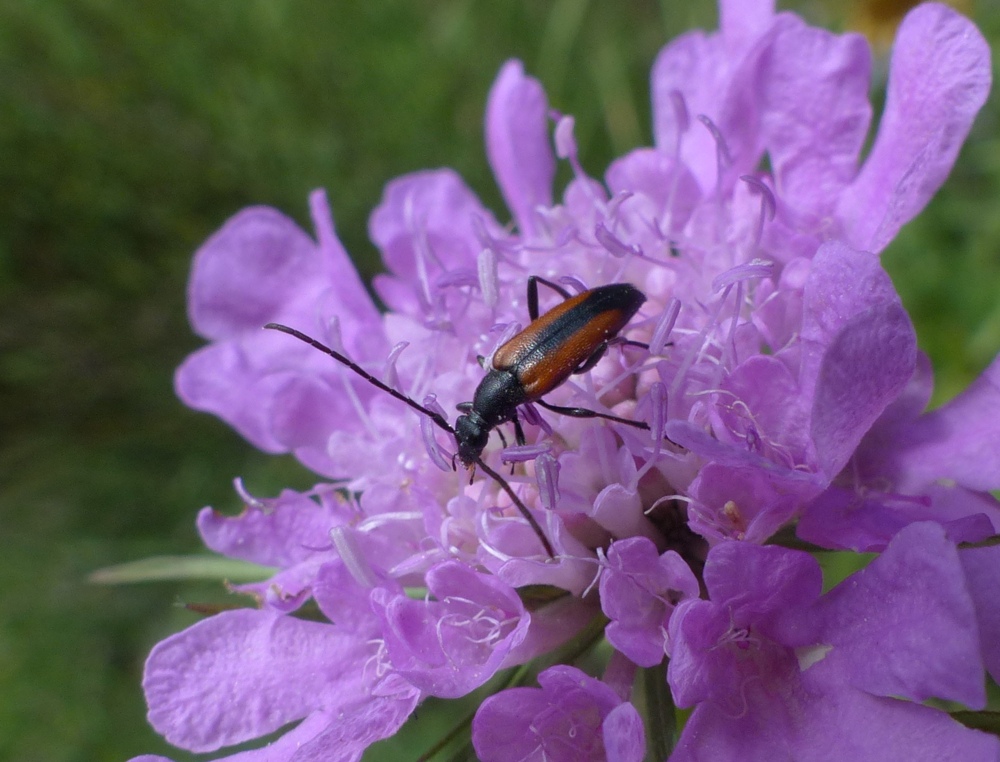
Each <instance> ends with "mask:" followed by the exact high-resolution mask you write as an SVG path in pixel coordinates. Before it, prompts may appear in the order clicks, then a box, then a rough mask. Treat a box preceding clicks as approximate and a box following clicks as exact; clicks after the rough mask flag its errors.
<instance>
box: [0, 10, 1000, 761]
mask: <svg viewBox="0 0 1000 762" xmlns="http://www.w3.org/2000/svg"><path fill="white" fill-rule="evenodd" d="M680 7H681V4H679V3H670V2H668V0H662V1H661V2H659V3H656V2H652V1H649V0H647V1H646V2H636V3H631V4H628V5H627V6H623V5H620V4H618V3H612V2H607V0H603V1H601V2H598V1H597V0H595V1H594V2H591V3H586V2H579V1H578V0H544V1H542V0H519V1H518V2H509V3H487V2H484V1H482V0H480V2H475V1H474V0H452V1H450V2H444V1H440V0H438V1H435V2H425V3H420V4H415V3H412V2H403V0H389V1H383V2H379V3H361V2H337V3H329V2H325V0H297V1H295V2H293V1H292V0H243V2H240V3H221V2H217V3H205V2H199V1H198V0H174V1H173V2H171V3H157V4H152V3H142V4H139V3H134V4H133V3H128V2H123V1H119V2H115V1H114V0H70V1H67V0H58V1H57V0H34V1H33V2H25V3H2V4H0V82H2V83H3V84H2V102H3V105H4V107H5V108H4V109H3V111H2V112H0V149H2V152H0V156H2V157H3V160H2V162H0V432H2V437H0V519H2V521H3V530H2V531H3V539H4V542H3V553H0V581H2V583H3V594H2V595H0V688H2V690H0V759H5V760H7V759H9V760H16V761H17V762H35V761H38V762H69V761H74V762H75V761H76V760H88V761H89V760H122V759H126V758H128V757H129V756H131V755H134V754H138V753H141V752H153V753H162V754H168V755H172V756H174V758H175V759H178V760H181V759H189V758H190V757H189V756H184V755H182V754H179V753H176V752H174V751H173V750H171V749H170V747H169V746H167V745H166V744H165V743H164V742H163V741H162V740H161V739H159V738H158V737H157V736H156V735H155V734H154V733H153V732H152V731H151V730H150V729H149V728H148V727H147V725H146V723H145V719H144V714H145V706H144V702H143V698H142V693H141V688H140V680H141V665H142V661H143V659H144V657H145V654H146V653H147V652H148V650H149V648H150V647H151V646H152V645H153V644H154V643H155V642H156V641H157V640H158V639H160V638H161V637H163V636H164V635H165V634H167V633H169V632H172V631H175V630H177V629H179V628H180V627H182V626H184V625H185V624H187V623H190V622H191V621H193V615H191V614H188V613H186V612H185V611H183V610H182V609H180V608H178V607H177V606H175V605H174V604H175V603H176V602H177V601H178V600H183V601H189V600H198V601H202V600H223V599H224V595H223V594H222V593H221V591H219V590H218V588H217V587H215V586H205V585H194V584H186V585H184V586H182V587H175V586H168V585H146V586H142V587H120V588H103V587H96V586H93V585H89V584H87V583H86V577H87V574H88V573H89V572H90V571H92V570H93V569H95V568H98V567H102V566H108V565H111V564H114V563H119V562H124V561H130V560H134V559H138V558H142V557H145V556H149V555H158V554H167V553H186V552H191V551H195V550H197V549H199V547H200V545H199V543H198V541H197V538H196V535H195V532H194V528H193V519H194V513H195V511H196V510H197V509H198V508H200V507H201V506H203V505H206V504H211V505H215V506H217V507H220V508H222V509H227V510H232V509H235V508H236V506H237V500H236V499H235V497H234V496H233V494H232V491H231V488H230V480H231V479H232V478H233V477H235V476H238V475H243V476H244V477H245V478H246V481H247V485H248V487H249V488H250V489H251V490H252V491H255V492H257V493H259V494H271V493H273V492H276V491H277V489H279V488H280V487H281V486H286V485H287V486H296V487H304V486H307V485H309V484H311V481H312V479H311V477H310V476H309V474H307V473H305V472H304V471H302V470H301V469H299V468H298V467H297V466H296V465H295V464H294V463H292V462H290V461H289V460H288V459H283V458H273V457H266V456H264V455H262V454H259V453H256V452H254V451H253V450H252V449H251V448H250V447H249V445H247V444H245V443H244V442H243V441H242V440H241V439H240V438H239V437H238V436H237V435H235V434H234V433H232V432H230V431H229V430H228V429H227V428H226V427H225V426H224V425H222V424H221V423H219V422H217V421H216V420H214V419H211V418H209V417H208V416H203V415H199V414H196V413H193V412H190V411H187V410H186V409H184V408H183V407H182V406H181V405H180V403H178V402H177V401H176V399H175V398H174V395H173V391H172V386H171V375H172V371H173V368H174V367H176V365H177V364H178V363H179V362H180V360H181V359H182V358H183V357H184V356H185V355H186V354H187V353H188V352H190V351H191V350H192V349H194V348H195V347H197V346H198V345H199V341H198V339H197V338H196V337H194V336H193V335H192V334H191V332H190V329H189V327H188V326H187V323H186V319H185V306H184V289H185V279H186V277H187V271H188V267H189V265H190V257H191V253H192V252H193V251H194V249H195V248H196V247H197V246H198V244H199V243H200V242H201V241H202V240H204V238H205V237H206V236H208V235H209V234H210V233H211V232H213V231H214V230H215V229H217V228H218V227H219V226H220V225H221V224H222V222H223V221H224V220H225V219H226V218H227V217H228V216H229V215H230V214H232V213H234V212H235V211H237V210H238V209H240V208H242V207H243V206H246V205H248V204H255V203H265V204H271V205H274V206H276V207H279V208H281V209H283V210H284V211H286V212H287V213H289V214H290V215H292V216H293V217H295V218H297V219H298V220H300V221H301V222H303V223H306V222H307V213H306V194H307V193H308V191H309V190H310V189H311V188H314V187H317V186H321V185H322V186H325V187H327V188H328V191H329V195H330V199H331V202H332V204H333V208H334V214H335V217H336V220H337V223H338V229H339V232H340V234H341V237H342V239H343V240H344V242H345V244H346V246H347V248H348V250H349V251H351V252H352V253H353V254H354V255H355V256H356V257H357V262H358V266H359V268H360V269H361V270H362V273H363V274H364V275H365V277H366V278H367V277H369V276H370V275H371V274H372V273H373V272H375V271H376V269H377V267H378V265H377V260H376V252H375V251H374V249H373V247H372V245H371V244H370V243H369V242H368V240H367V237H366V219H367V214H368V212H369V211H370V210H371V208H372V207H373V206H374V205H375V204H376V203H377V202H378V199H379V196H380V194H381V189H382V187H383V185H384V184H385V183H386V182H387V181H388V180H389V179H391V178H393V177H395V176H397V175H399V174H402V173H404V172H408V171H413V170H416V169H420V168H424V167H436V166H442V165H449V166H452V167H455V168H456V169H457V170H458V171H459V172H461V173H462V175H463V176H464V177H465V178H466V179H467V181H468V182H469V184H470V186H471V187H472V188H473V189H474V190H475V191H477V192H478V193H479V194H480V195H481V197H482V198H483V200H484V202H485V203H486V204H487V205H489V206H491V207H493V208H494V209H496V210H498V211H499V210H502V208H503V207H502V204H501V202H500V198H499V194H498V192H497V191H496V189H495V187H494V186H493V183H492V180H491V179H490V177H489V173H488V167H487V164H486V160H485V156H484V153H483V147H482V137H481V136H482V112H483V107H484V103H485V96H486V92H487V90H488V87H489V85H490V82H491V81H492V78H493V76H494V75H495V73H496V71H497V69H498V67H499V65H500V64H501V62H502V61H503V60H505V59H506V58H509V57H520V58H522V59H523V60H524V61H525V63H526V65H527V68H528V70H529V71H530V72H531V73H532V74H534V75H536V76H538V77H539V78H540V79H541V80H542V81H543V83H544V84H545V86H546V89H547V91H548V93H549V97H550V100H551V102H552V104H553V106H554V107H556V108H559V109H560V110H562V111H565V112H569V113H573V114H575V115H576V117H577V137H578V140H579V142H580V147H581V156H582V157H583V160H584V163H585V166H586V167H587V168H588V169H589V170H590V171H591V172H592V173H594V174H598V175H599V174H600V173H601V171H602V170H603V168H604V166H606V164H607V162H608V161H609V160H610V158H611V157H612V156H614V155H616V154H620V153H622V152H624V151H625V150H627V149H628V148H630V147H632V146H635V145H639V144H644V143H648V142H649V139H650V138H649V128H648V124H649V103H648V96H647V77H648V68H649V65H650V63H651V62H652V59H653V56H654V55H655V53H656V51H657V50H658V49H659V47H660V46H661V45H662V44H663V43H664V42H665V41H666V40H667V39H669V37H670V36H672V35H673V34H675V33H676V32H677V31H678V30H680V29H684V28H688V27H690V26H694V25H700V26H703V27H709V28H711V27H712V26H713V25H714V8H713V6H712V4H710V3H702V4H699V5H698V6H697V7H696V8H694V9H691V10H689V9H688V8H687V6H684V10H679V8H680ZM818 7H819V10H820V11H822V8H823V6H818ZM810 8H811V9H812V10H815V9H814V8H812V6H810ZM979 21H980V22H981V23H983V24H984V26H986V27H987V31H988V33H989V34H990V35H991V37H990V38H991V39H992V40H996V39H998V34H1000V29H998V20H997V17H996V16H995V15H992V16H986V15H985V13H984V15H983V17H981V18H979ZM998 136H1000V129H998V124H997V107H996V105H995V102H994V101H991V102H990V104H988V106H987V108H986V110H985V112H984V114H983V115H981V117H980V119H979V122H978V123H977V128H976V130H975V133H974V136H973V141H972V142H971V143H970V145H969V146H968V147H967V148H966V150H965V151H964V152H963V154H962V157H961V159H960V162H959V165H958V167H957V168H956V170H955V172H954V173H953V176H952V178H951V179H950V180H949V182H948V184H947V185H946V187H945V190H944V192H943V193H941V194H939V196H938V198H937V199H936V200H935V201H934V202H933V203H932V205H931V207H930V209H929V210H928V211H927V212H926V213H925V214H924V215H923V216H922V217H921V218H920V219H919V221H917V222H916V223H913V224H911V225H910V227H909V228H907V229H906V230H905V231H904V233H903V234H902V235H901V236H900V238H899V240H898V241H897V242H896V243H895V244H894V245H893V247H892V248H891V250H890V251H889V252H888V253H887V255H886V262H887V265H888V266H889V267H890V270H891V272H892V273H893V276H894V277H895V278H896V280H897V282H898V285H899V289H900V291H901V293H902V294H903V298H904V301H905V302H906V304H907V306H908V307H909V308H910V309H911V311H912V312H913V315H914V320H915V321H916V323H917V325H918V333H919V335H920V339H921V345H922V346H923V347H924V349H926V350H927V351H928V352H929V353H930V354H931V356H932V358H933V359H934V362H935V366H936V368H937V370H938V373H939V397H938V399H946V398H947V397H949V396H951V395H953V394H954V393H955V392H956V391H957V390H959V389H961V388H962V387H963V386H964V385H965V384H967V383H968V381H969V380H970V379H971V378H972V377H974V375H975V374H976V373H977V372H979V371H980V370H981V369H982V368H983V367H984V366H985V365H986V364H987V362H988V361H989V360H990V359H991V358H992V357H993V355H994V354H995V353H996V351H997V349H998V348H1000V299H998V295H1000V294H998V288H1000V287H998V284H1000V252H998V241H1000V215H997V214H996V213H995V207H996V202H997V199H998V198H1000V188H998V183H1000V159H998V157H1000V150H998V148H1000V146H998V144H997V141H998ZM499 214H500V216H503V212H502V211H500V212H499ZM307 229H308V227H307ZM411 748H412V747H411ZM397 753H398V752H397ZM389 758H391V757H389ZM397 758H398V757H397Z"/></svg>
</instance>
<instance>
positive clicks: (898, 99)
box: [839, 3, 991, 252]
mask: <svg viewBox="0 0 1000 762" xmlns="http://www.w3.org/2000/svg"><path fill="white" fill-rule="evenodd" d="M990 69H991V67H990V49H989V45H988V44H987V43H986V40H984V39H983V36H982V35H981V34H980V33H979V30H978V29H976V27H975V25H974V24H973V23H972V22H970V21H969V20H968V19H966V18H964V17H963V16H961V15H960V14H958V13H956V12H955V11H953V10H952V9H951V8H948V7H947V6H945V5H940V4H938V3H923V4H921V5H919V6H917V7H916V8H914V9H913V10H912V11H910V13H908V14H907V16H906V18H905V19H904V20H903V23H902V25H901V26H900V28H899V32H898V34H897V35H896V43H895V46H894V48H893V55H892V63H891V66H890V70H889V86H888V92H887V95H886V104H885V112H884V113H883V115H882V122H881V124H880V125H879V130H878V135H877V137H876V138H875V145H874V146H873V147H872V150H871V153H870V154H869V155H868V159H867V160H866V161H865V164H864V166H863V167H862V169H861V172H860V173H859V175H858V177H857V179H856V180H855V181H854V183H853V184H852V185H851V186H850V187H848V188H847V189H846V191H845V192H844V193H843V194H842V196H841V200H840V208H839V215H840V217H841V219H842V220H843V223H844V226H845V228H846V231H847V233H848V237H849V240H850V241H851V243H852V244H853V245H854V246H855V247H857V248H859V249H866V250H869V251H874V252H879V251H881V250H882V249H884V248H885V246H886V245H887V244H888V243H889V241H891V240H892V239H893V237H894V236H895V235H896V233H897V231H898V230H899V229H900V227H902V226H903V225H904V224H906V223H907V222H908V221H909V220H911V219H912V218H913V217H914V216H915V215H916V214H918V213H919V212H920V210H921V209H923V208H924V206H925V205H926V204H927V202H928V201H929V200H930V198H931V196H932V195H934V193H935V192H936V191H937V189H938V188H939V187H940V186H941V184H942V183H943V182H944V180H945V178H946V177H947V176H948V173H949V172H950V171H951V167H952V165H953V164H954V163H955V157H956V156H957V155H958V151H959V149H960V148H961V147H962V142H963V141H964V140H965V136H966V135H967V134H968V132H969V128H970V127H971V126H972V121H973V119H974V118H975V116H976V113H977V112H978V111H979V109H980V107H981V106H982V105H983V103H984V101H985V100H986V95H987V93H988V92H989V89H990V80H991V73H990Z"/></svg>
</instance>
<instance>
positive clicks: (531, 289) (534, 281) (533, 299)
mask: <svg viewBox="0 0 1000 762" xmlns="http://www.w3.org/2000/svg"><path fill="white" fill-rule="evenodd" d="M539 283H544V284H545V285H546V286H548V287H549V288H551V289H552V290H553V291H555V292H556V293H557V294H559V295H560V296H561V297H562V298H563V299H569V298H570V293H569V291H567V290H566V289H564V288H563V287H562V286H557V285H556V284H555V283H553V282H552V281H550V280H545V278H541V277H539V276H537V275H529V276H528V317H530V318H531V319H532V320H538V284H539Z"/></svg>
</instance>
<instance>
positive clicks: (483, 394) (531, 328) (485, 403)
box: [264, 276, 649, 557]
mask: <svg viewBox="0 0 1000 762" xmlns="http://www.w3.org/2000/svg"><path fill="white" fill-rule="evenodd" d="M539 283H543V284H545V285H546V286H548V287H549V288H551V289H552V290H554V291H555V292H556V293H558V294H559V295H561V296H562V297H563V302H562V303H560V304H558V305H557V306H555V307H554V308H552V309H551V310H549V311H548V312H546V313H545V314H544V315H541V316H539V314H538V284H539ZM645 301H646V296H645V294H643V293H642V292H641V291H640V290H639V289H637V288H636V287H635V286H633V285H631V284H629V283H613V284H610V285H606V286H598V287H596V288H592V289H589V290H587V291H583V292H582V293H579V294H577V295H575V296H572V295H570V294H569V292H568V291H566V290H565V289H564V288H562V287H561V286H558V285H556V284H555V283H552V282H551V281H548V280H545V279H544V278H540V277H538V276H530V277H529V278H528V315H529V317H530V318H531V322H530V323H529V324H528V326H527V327H526V328H524V329H523V330H522V331H520V332H519V333H518V334H516V335H515V336H514V337H513V338H511V339H510V340H508V341H507V342H505V343H504V344H503V345H501V346H500V347H499V348H498V349H497V350H496V352H494V354H493V358H492V361H491V363H490V364H491V367H490V369H489V371H488V372H487V374H486V376H485V377H484V378H483V380H482V381H481V382H480V383H479V386H478V387H476V391H475V393H474V394H473V397H472V400H471V401H469V402H463V403H461V404H460V405H458V410H459V412H461V413H462V415H460V416H458V418H457V419H456V421H455V425H454V427H452V426H451V424H449V423H448V421H447V420H446V419H445V418H444V416H442V415H441V414H440V413H436V412H434V411H433V410H430V409H429V408H427V407H425V406H424V405H421V404H420V403H419V402H417V401H416V400H414V399H412V398H411V397H408V396H407V395H405V394H403V393H402V392H399V391H397V390H395V389H393V388H392V387H391V386H389V385H387V384H385V383H383V382H382V381H380V380H379V379H377V378H376V377H375V376H373V375H372V374H371V373H369V372H368V371H366V370H365V369H364V368H362V367H361V366H360V365H358V364H357V363H355V362H354V361H353V360H351V359H350V358H348V357H346V356H345V355H343V354H341V353H339V352H337V351H335V350H333V349H331V348H330V347H328V346H326V345H325V344H322V343H320V342H319V341H317V340H316V339H314V338H312V337H311V336H308V335H306V334H304V333H302V332H301V331H298V330H296V329H295V328H290V327H288V326H286V325H282V324H280V323H268V324H267V325H265V326H264V328H267V329H271V330H275V331H281V332H282V333H287V334H289V335H290V336H294V337H295V338H297V339H299V340H300V341H303V342H305V343H306V344H308V345H310V346H311V347H313V348H315V349H318V350H319V351H321V352H323V353H324V354H327V355H329V356H330V357H332V358H333V359H334V360H336V361H337V362H339V363H341V364H342V365H345V366H346V367H348V368H350V369H351V370H352V371H354V373H356V374H357V375H359V376H360V377H361V378H363V379H365V380H366V381H367V382H368V383H370V384H372V385H374V386H376V387H378V388H379V389H381V390H382V391H384V392H386V393H388V394H390V395H392V396H393V397H395V398H396V399H398V400H400V401H401V402H404V403H406V404H407V405H409V406H410V407H411V408H413V409H414V410H416V411H417V412H419V413H421V414H423V415H426V416H427V417H428V418H430V420H431V421H432V422H433V423H434V424H435V425H436V426H438V428H440V429H442V430H444V431H446V432H448V433H449V434H451V436H452V437H454V439H455V444H456V446H457V452H456V454H455V457H457V458H458V460H460V461H461V462H462V465H464V466H465V467H466V468H469V469H473V468H476V467H478V468H480V469H482V471H483V472H484V473H485V474H486V475H487V476H489V477H491V478H492V479H493V480H494V481H496V482H497V484H499V485H500V487H501V488H502V489H503V490H504V492H506V493H507V495H508V496H509V497H510V499H511V500H512V501H513V502H514V505H515V506H517V509H518V511H520V513H521V514H522V515H523V516H524V518H525V519H526V520H527V521H528V523H529V524H530V525H531V528H532V529H533V530H534V532H535V534H537V535H538V538H539V540H541V542H542V545H543V546H544V548H545V551H546V553H548V555H549V556H550V557H554V555H555V554H554V552H553V550H552V545H551V543H550V542H549V540H548V538H547V537H546V536H545V533H544V532H543V531H542V528H541V526H539V524H538V521H537V520H536V519H535V517H534V516H532V515H531V512H530V511H529V510H528V508H527V506H525V504H524V503H523V502H522V500H521V499H520V498H519V497H518V496H517V493H516V492H514V490H513V488H512V487H511V486H510V484H509V483H508V482H507V480H506V479H504V478H503V477H502V476H500V474H498V473H497V472H496V471H494V470H493V469H492V468H490V467H489V466H488V465H486V463H485V462H483V457H482V455H483V450H484V449H486V444H487V442H488V441H489V435H490V432H491V431H493V430H494V429H496V428H497V427H498V426H500V425H501V424H503V423H507V422H508V421H509V422H512V423H513V424H514V433H515V437H516V441H517V443H518V444H524V442H525V437H524V431H523V430H522V428H521V423H520V420H519V419H518V417H517V408H518V407H520V406H521V405H524V404H527V403H529V402H533V403H536V404H538V405H539V406H541V407H543V408H545V409H547V410H552V411H553V412H557V413H561V414H563V415H569V416H574V417H577V418H604V419H606V420H609V421H614V422H616V423H622V424H625V425H628V426H633V427H635V428H639V429H649V425H648V424H646V423H645V422H643V421H634V420H630V419H628V418H620V417H618V416H616V415H610V414H608V413H600V412H598V411H595V410H589V409H587V408H578V407H562V406H559V405H552V404H550V403H548V402H545V401H544V400H543V399H542V397H543V396H544V395H546V394H548V393H549V392H551V391H552V390H553V389H555V388H557V387H558V386H560V385H561V384H563V383H564V382H565V381H566V380H567V379H568V378H569V377H570V376H571V375H574V374H579V373H585V372H587V371H588V370H590V369H591V368H593V367H594V366H595V365H596V364H597V362H598V361H599V360H600V359H601V357H602V356H603V355H604V353H605V351H606V350H607V348H608V346H609V345H610V344H611V343H612V342H613V341H616V342H619V343H622V344H625V345H628V346H636V347H642V348H645V349H647V350H648V349H649V346H648V345H647V344H642V343H640V342H637V341H629V340H626V339H618V338H617V337H618V334H619V333H620V332H621V331H622V329H624V328H625V326H626V325H627V324H628V323H629V321H630V320H631V319H632V318H633V317H634V316H635V314H636V313H637V312H638V311H639V308H640V307H642V305H643V303H644V302H645ZM498 433H500V432H499V430H498ZM500 437H501V439H503V434H500ZM452 467H454V458H453V459H452Z"/></svg>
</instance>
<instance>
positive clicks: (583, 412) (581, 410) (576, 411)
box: [535, 400, 649, 431]
mask: <svg viewBox="0 0 1000 762" xmlns="http://www.w3.org/2000/svg"><path fill="white" fill-rule="evenodd" d="M535 404H536V405H541V406H542V407H544V408H545V409H546V410H551V411H552V412H553V413H561V414H562V415H568V416H571V417H573V418H603V419H605V420H607V421H614V422H615V423H624V424H625V425H626V426H633V427H635V428H637V429H646V430H647V431H648V430H649V424H648V423H646V422H645V421H633V420H631V419H629V418H621V417H619V416H617V415H611V414H610V413H598V412H597V411H596V410H590V409H588V408H585V407H563V406H562V405H552V404H550V403H548V402H546V401H545V400H535Z"/></svg>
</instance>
